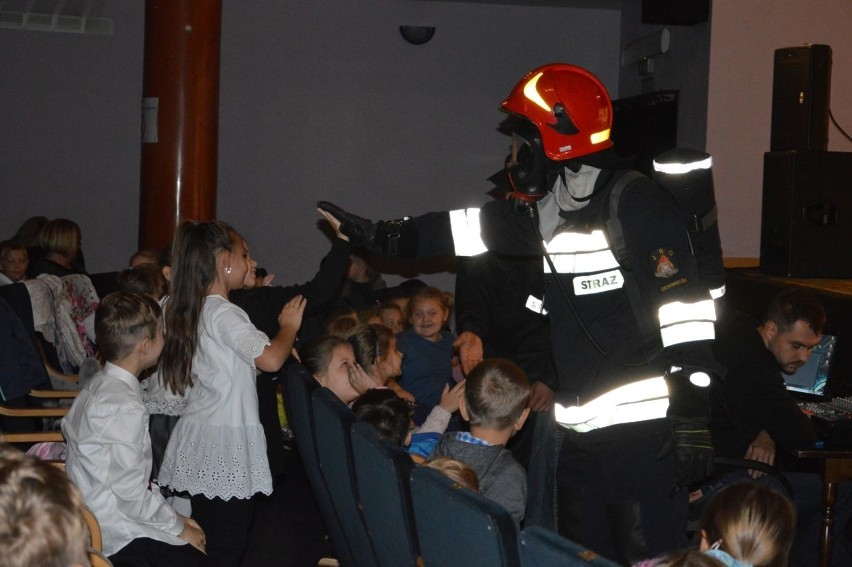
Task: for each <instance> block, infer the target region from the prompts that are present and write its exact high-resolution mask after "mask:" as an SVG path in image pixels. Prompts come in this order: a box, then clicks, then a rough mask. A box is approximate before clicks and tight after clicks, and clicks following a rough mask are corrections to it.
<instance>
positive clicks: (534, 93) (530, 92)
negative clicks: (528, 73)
mask: <svg viewBox="0 0 852 567" xmlns="http://www.w3.org/2000/svg"><path fill="white" fill-rule="evenodd" d="M542 75H544V73H543V72H542V73H539V74H538V75H536V76H535V77H533V78H532V79H530V80H529V81H527V84H526V85H524V96H525V97H527V100H529V101H530V102H533V103H535V104H537V105H538V106H540V107H541V108H543V109H544V111H545V112H550V110H551V108H550V105H549V104H547V103H546V102H544V99H543V98H541V95H540V94H539V93H538V88H536V87H537V86H538V80H539V79H540V78H541V76H542Z"/></svg>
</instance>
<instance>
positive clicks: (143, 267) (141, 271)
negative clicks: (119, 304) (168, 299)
mask: <svg viewBox="0 0 852 567" xmlns="http://www.w3.org/2000/svg"><path fill="white" fill-rule="evenodd" d="M168 290H169V282H168V281H166V276H164V275H163V270H162V269H160V267H159V265H157V264H140V265H138V266H136V267H135V268H127V269H124V270H122V271H120V272H119V273H118V291H127V292H132V293H142V294H144V295H147V296H149V297H153V298H154V299H156V300H157V301H159V300H160V298H162V297H163V296H164V295H166V293H168Z"/></svg>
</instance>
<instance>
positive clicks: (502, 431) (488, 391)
mask: <svg viewBox="0 0 852 567" xmlns="http://www.w3.org/2000/svg"><path fill="white" fill-rule="evenodd" d="M529 396H530V390H529V383H528V381H527V377H526V375H525V374H524V371H523V370H521V369H520V368H519V367H518V366H517V365H516V364H514V363H513V362H510V361H508V360H504V359H500V358H492V359H487V360H483V361H482V362H481V363H479V364H478V365H477V366H476V368H474V369H473V371H471V373H470V375H469V376H468V377H467V383H466V386H465V393H464V397H463V398H462V399H461V401H460V403H459V411H460V413H461V416H462V417H463V418H464V419H465V420H466V421H468V422H469V423H470V432H469V433H468V432H455V433H447V434H445V435H444V436H443V437H442V438H441V439H440V440H439V441H438V444H437V445H436V446H435V450H434V451H433V452H432V454H431V455H430V459H432V458H435V457H450V458H452V459H456V460H458V461H461V462H463V463H464V464H466V465H467V466H469V467H470V468H471V469H473V471H474V472H475V473H476V476H477V478H478V479H479V488H480V492H481V494H482V495H483V496H485V497H487V498H490V499H491V500H494V501H495V502H497V503H498V504H500V505H502V506H503V507H504V508H506V510H508V511H509V513H510V514H511V516H512V518H514V520H515V522H517V523H518V524H520V522H521V520H523V518H524V510H525V508H526V501H527V473H526V471H525V470H524V468H523V467H522V466H521V465H520V464H519V463H518V462H517V461H516V460H515V458H514V457H513V456H512V454H511V453H510V452H509V451H508V450H506V448H505V445H506V442H507V441H508V440H509V439H510V438H511V437H512V436H513V435H514V434H515V432H517V431H518V430H519V429H520V428H521V427H523V425H524V421H526V419H527V416H528V415H529V411H530V410H529V408H528V407H527V402H528V401H529Z"/></svg>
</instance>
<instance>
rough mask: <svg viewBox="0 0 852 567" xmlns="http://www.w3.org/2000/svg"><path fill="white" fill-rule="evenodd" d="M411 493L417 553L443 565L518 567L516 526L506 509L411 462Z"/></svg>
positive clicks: (438, 473) (442, 566) (433, 562)
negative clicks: (418, 545)
mask: <svg viewBox="0 0 852 567" xmlns="http://www.w3.org/2000/svg"><path fill="white" fill-rule="evenodd" d="M411 498H412V502H413V504H414V519H415V522H416V525H417V541H418V543H419V544H420V555H421V556H422V557H423V562H424V564H426V565H441V567H479V566H482V567H486V566H487V567H500V566H510V567H517V566H518V565H519V564H520V560H519V558H518V530H517V527H516V526H515V522H514V520H512V517H511V516H510V515H509V512H508V511H507V510H506V509H505V508H503V507H502V506H500V505H499V504H497V503H496V502H494V501H492V500H489V499H488V498H486V497H484V496H482V495H481V494H478V493H476V492H473V491H472V490H469V489H467V488H462V487H461V486H459V485H458V484H456V483H454V482H453V481H452V480H450V479H449V478H447V477H446V476H444V475H443V474H441V473H440V472H438V471H436V470H433V469H430V468H428V467H415V468H414V471H413V472H412V473H411Z"/></svg>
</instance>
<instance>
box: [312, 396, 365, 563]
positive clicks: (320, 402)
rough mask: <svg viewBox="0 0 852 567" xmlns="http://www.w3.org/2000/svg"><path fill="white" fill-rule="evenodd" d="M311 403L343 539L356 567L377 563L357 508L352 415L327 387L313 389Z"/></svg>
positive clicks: (322, 465)
mask: <svg viewBox="0 0 852 567" xmlns="http://www.w3.org/2000/svg"><path fill="white" fill-rule="evenodd" d="M313 406H314V433H315V434H316V447H317V455H318V456H319V462H320V470H321V471H322V476H323V478H324V479H325V485H326V487H328V492H329V494H331V501H332V502H333V503H334V509H335V510H337V515H338V517H339V518H340V522H341V524H342V525H343V533H344V534H345V535H346V541H348V542H349V546H350V549H351V550H352V553H353V555H354V556H355V557H356V558H357V559H358V566H359V567H362V566H363V567H370V566H375V565H378V561H377V560H376V556H375V553H374V551H373V543H372V541H371V540H370V535H369V533H368V532H367V526H366V524H365V522H364V519H363V516H362V515H361V511H360V510H359V509H358V497H357V486H356V481H355V463H354V459H353V455H352V434H351V431H352V424H353V423H354V422H355V414H353V413H352V410H350V409H349V408H348V407H346V405H345V404H344V403H343V402H341V401H340V400H339V399H338V398H337V396H336V395H335V394H334V393H333V392H332V391H331V390H329V389H328V388H319V389H318V390H317V391H316V392H314V399H313Z"/></svg>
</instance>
